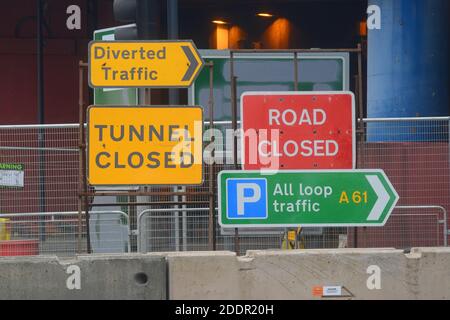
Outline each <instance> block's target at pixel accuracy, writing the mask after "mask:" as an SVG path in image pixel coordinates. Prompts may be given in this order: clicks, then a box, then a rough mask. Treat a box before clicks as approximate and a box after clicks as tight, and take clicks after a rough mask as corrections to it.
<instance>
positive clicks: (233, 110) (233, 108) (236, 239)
mask: <svg viewBox="0 0 450 320" xmlns="http://www.w3.org/2000/svg"><path fill="white" fill-rule="evenodd" d="M230 84H231V86H230V88H231V119H232V126H233V131H234V134H233V163H234V169H235V170H238V169H239V165H238V152H237V137H236V132H237V77H235V75H234V57H233V51H230ZM234 251H235V252H236V254H237V255H239V253H240V245H239V230H238V228H234Z"/></svg>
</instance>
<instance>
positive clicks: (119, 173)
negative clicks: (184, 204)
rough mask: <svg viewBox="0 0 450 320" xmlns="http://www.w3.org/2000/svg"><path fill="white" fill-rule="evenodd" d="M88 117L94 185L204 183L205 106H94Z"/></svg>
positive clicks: (91, 181)
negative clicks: (202, 107) (203, 109)
mask: <svg viewBox="0 0 450 320" xmlns="http://www.w3.org/2000/svg"><path fill="white" fill-rule="evenodd" d="M87 121H88V181H89V183H90V184H91V185H94V186H121V185H199V184H201V183H202V180H203V172H202V161H203V158H202V153H203V152H202V143H203V141H202V137H203V112H202V109H201V107H173V106H164V107H163V106H134V107H123V106H120V107H116V106H90V107H89V108H88V112H87Z"/></svg>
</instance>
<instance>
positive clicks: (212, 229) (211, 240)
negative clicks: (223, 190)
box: [208, 62, 216, 251]
mask: <svg viewBox="0 0 450 320" xmlns="http://www.w3.org/2000/svg"><path fill="white" fill-rule="evenodd" d="M208 67H209V100H208V107H209V131H210V132H211V134H213V130H214V63H212V62H210V63H209V64H208ZM213 142H214V136H211V139H210V143H213ZM214 156H215V153H214V150H213V151H212V152H211V157H212V160H213V161H210V164H209V193H210V195H209V226H208V244H209V249H210V250H214V251H215V250H216V219H215V215H216V201H215V197H216V196H215V193H214V189H215V188H214V186H215V183H214V176H215V172H214V164H215V161H214Z"/></svg>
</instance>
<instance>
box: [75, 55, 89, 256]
mask: <svg viewBox="0 0 450 320" xmlns="http://www.w3.org/2000/svg"><path fill="white" fill-rule="evenodd" d="M87 66H88V65H87V63H83V62H82V61H80V62H79V68H80V79H79V85H80V90H79V94H80V96H79V132H78V139H79V141H78V142H79V149H80V154H79V160H80V163H79V182H80V186H79V187H80V189H81V192H80V193H79V195H78V199H79V203H78V210H79V211H78V213H79V217H78V227H79V230H78V232H79V235H78V241H79V250H81V233H80V231H81V230H80V229H81V211H82V205H83V200H84V214H85V223H86V250H87V253H91V239H90V232H89V198H88V196H87V195H86V194H87V192H88V186H87V174H86V171H87V166H86V142H85V141H86V134H85V130H84V96H83V85H84V71H83V68H87Z"/></svg>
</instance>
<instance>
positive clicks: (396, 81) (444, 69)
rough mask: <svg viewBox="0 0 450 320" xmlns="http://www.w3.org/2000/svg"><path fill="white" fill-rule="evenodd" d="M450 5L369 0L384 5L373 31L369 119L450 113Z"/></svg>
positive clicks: (430, 0)
mask: <svg viewBox="0 0 450 320" xmlns="http://www.w3.org/2000/svg"><path fill="white" fill-rule="evenodd" d="M449 4H450V1H448V0H369V5H377V6H379V7H380V9H381V29H379V30H369V33H368V71H367V77H368V78H367V114H368V117H369V118H392V117H417V116H420V117H428V116H446V115H449V93H448V90H449V40H448V38H449V28H448V23H449V21H450V20H449ZM370 129H371V128H370V127H369V135H372V139H371V140H373V139H374V133H373V131H372V132H371V130H370ZM377 136H378V135H377ZM369 138H371V137H370V136H369ZM409 139H411V137H409V138H407V140H409ZM376 140H383V139H381V138H379V136H378V138H376ZM389 140H392V139H389ZM394 140H395V139H394ZM399 140H401V139H399ZM414 140H426V139H425V138H424V137H422V138H420V137H417V135H416V137H415V138H414Z"/></svg>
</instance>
